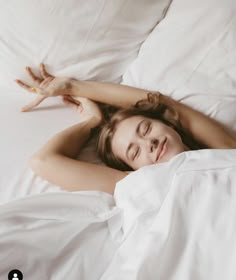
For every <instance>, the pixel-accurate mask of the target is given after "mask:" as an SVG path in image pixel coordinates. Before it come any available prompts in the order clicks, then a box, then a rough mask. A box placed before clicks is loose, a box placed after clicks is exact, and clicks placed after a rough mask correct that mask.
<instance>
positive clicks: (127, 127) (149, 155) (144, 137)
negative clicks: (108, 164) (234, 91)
mask: <svg viewBox="0 0 236 280" xmlns="http://www.w3.org/2000/svg"><path fill="white" fill-rule="evenodd" d="M111 147H112V151H113V153H114V155H115V156H116V157H118V158H120V159H121V160H122V161H124V162H125V163H126V164H128V165H129V166H130V167H132V168H133V169H134V170H136V169H138V168H140V167H143V166H146V165H150V164H155V163H161V162H166V161H169V160H170V159H171V158H172V157H173V156H175V155H177V154H179V153H182V152H184V150H185V146H184V144H183V142H182V140H181V137H180V136H179V134H178V133H177V132H176V131H175V130H174V129H173V128H171V127H170V126H168V125H165V124H164V123H162V122H161V121H159V120H154V119H150V118H146V117H143V116H133V117H130V118H127V119H125V120H123V121H121V122H120V123H119V124H118V125H117V129H116V131H115V133H114V136H113V139H112V142H111Z"/></svg>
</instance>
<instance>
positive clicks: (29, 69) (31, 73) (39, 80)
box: [25, 66, 43, 85]
mask: <svg viewBox="0 0 236 280" xmlns="http://www.w3.org/2000/svg"><path fill="white" fill-rule="evenodd" d="M25 69H26V71H27V73H28V74H29V75H30V77H31V79H32V80H33V81H34V82H35V83H37V85H40V83H41V82H42V81H43V79H41V78H39V77H37V76H36V75H35V74H34V73H33V71H32V70H31V68H30V67H28V66H27V67H25Z"/></svg>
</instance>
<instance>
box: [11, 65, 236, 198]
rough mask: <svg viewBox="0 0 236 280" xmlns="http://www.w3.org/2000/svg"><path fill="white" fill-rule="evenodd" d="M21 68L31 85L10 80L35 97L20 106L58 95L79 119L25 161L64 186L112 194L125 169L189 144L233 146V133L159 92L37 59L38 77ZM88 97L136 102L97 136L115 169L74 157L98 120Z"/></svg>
mask: <svg viewBox="0 0 236 280" xmlns="http://www.w3.org/2000/svg"><path fill="white" fill-rule="evenodd" d="M26 70H27V72H28V73H29V75H30V77H31V78H32V80H33V82H34V84H36V86H34V87H31V86H29V85H27V84H25V83H24V82H22V81H20V80H16V82H17V83H18V85H20V86H21V87H23V88H25V89H26V90H28V91H30V92H33V93H38V94H39V97H37V98H36V99H35V101H34V102H32V103H30V104H29V105H27V106H25V107H24V108H23V109H22V111H29V110H30V109H32V108H34V107H35V106H37V105H39V104H40V103H41V102H42V101H43V100H44V99H45V98H47V97H51V96H62V98H63V101H64V102H65V103H66V104H68V105H72V106H74V107H75V108H76V109H77V110H78V112H79V113H80V116H81V118H82V119H83V122H81V123H79V124H76V125H74V126H72V127H69V128H67V129H65V130H64V131H62V132H60V133H58V134H57V135H55V136H54V137H53V138H52V139H51V140H49V141H48V142H47V143H46V144H45V145H44V146H43V147H42V148H41V149H40V150H39V151H38V152H37V153H36V154H35V155H34V156H33V157H32V159H31V161H30V165H31V167H32V169H33V170H34V172H35V173H36V174H38V175H39V176H41V177H43V178H44V179H46V180H48V181H50V182H52V183H54V184H56V185H59V186H61V187H63V188H64V189H66V190H69V191H78V190H98V191H99V190H100V191H104V192H108V193H110V194H113V193H114V189H115V185H116V183H117V182H118V181H119V180H121V179H123V178H124V177H125V176H127V174H128V173H129V171H130V170H136V169H138V168H140V167H142V166H145V165H149V164H154V163H159V162H166V161H168V160H170V159H171V158H173V157H174V156H175V155H177V154H179V153H182V152H184V151H187V150H189V149H197V148H202V147H206V148H213V149H221V148H224V149H232V148H236V141H235V139H233V137H231V136H230V135H229V134H228V133H227V132H226V131H225V130H224V128H223V127H222V126H221V125H220V124H218V123H217V122H216V121H214V120H212V119H210V118H208V117H207V116H205V115H203V114H201V113H200V112H197V111H195V110H193V109H191V108H190V107H188V106H186V105H184V104H181V103H179V102H177V101H174V100H172V99H171V98H169V97H166V96H163V95H161V94H158V93H157V95H151V94H149V95H148V96H147V94H148V91H146V90H143V89H138V88H134V87H129V86H123V85H118V84H112V83H100V82H95V81H77V80H75V79H71V78H60V77H54V76H52V75H50V74H49V73H48V72H47V71H46V69H45V66H44V64H41V65H40V72H41V76H42V77H37V76H35V75H34V73H33V72H32V70H31V69H30V68H29V67H27V68H26ZM92 100H93V101H92ZM140 100H142V101H140ZM94 101H97V102H102V103H106V104H109V105H112V106H115V107H123V108H129V107H132V106H133V105H134V104H136V103H137V104H136V108H133V107H132V108H131V109H130V110H128V111H121V112H118V113H116V114H115V115H114V117H113V118H112V119H111V122H110V124H106V125H105V126H104V128H103V130H102V132H101V136H100V139H99V150H100V155H101V156H102V158H103V159H104V160H105V161H106V162H107V163H108V164H109V165H110V166H113V167H116V168H119V169H120V170H118V169H114V168H111V167H107V166H100V165H94V164H91V163H87V162H81V161H78V160H76V157H77V156H78V153H79V151H80V150H81V148H82V147H83V145H84V144H85V143H86V141H87V140H88V138H89V136H90V133H91V130H92V129H94V128H95V127H97V126H99V125H101V123H102V122H103V115H102V112H101V110H100V109H99V106H98V105H97V104H96V103H95V102H94ZM193 139H194V140H193Z"/></svg>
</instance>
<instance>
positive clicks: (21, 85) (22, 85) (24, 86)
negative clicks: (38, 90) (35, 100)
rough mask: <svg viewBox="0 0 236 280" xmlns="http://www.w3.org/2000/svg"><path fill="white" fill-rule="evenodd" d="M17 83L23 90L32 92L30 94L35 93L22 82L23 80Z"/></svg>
mask: <svg viewBox="0 0 236 280" xmlns="http://www.w3.org/2000/svg"><path fill="white" fill-rule="evenodd" d="M15 82H16V83H17V84H18V85H19V86H20V87H22V88H24V89H26V90H28V91H30V92H34V90H33V88H32V87H31V86H29V85H27V84H26V83H24V82H22V81H21V80H15Z"/></svg>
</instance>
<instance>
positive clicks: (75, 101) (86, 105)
mask: <svg viewBox="0 0 236 280" xmlns="http://www.w3.org/2000/svg"><path fill="white" fill-rule="evenodd" d="M63 102H64V103H65V104H66V105H69V106H71V107H73V108H74V109H75V110H77V111H78V112H79V114H80V119H81V120H82V121H86V120H89V121H90V122H91V124H92V126H93V127H96V126H98V125H99V124H101V122H102V121H103V114H102V111H101V109H100V107H99V106H98V105H97V103H96V102H94V101H92V100H90V99H88V98H85V97H72V96H70V95H65V96H63Z"/></svg>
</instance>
